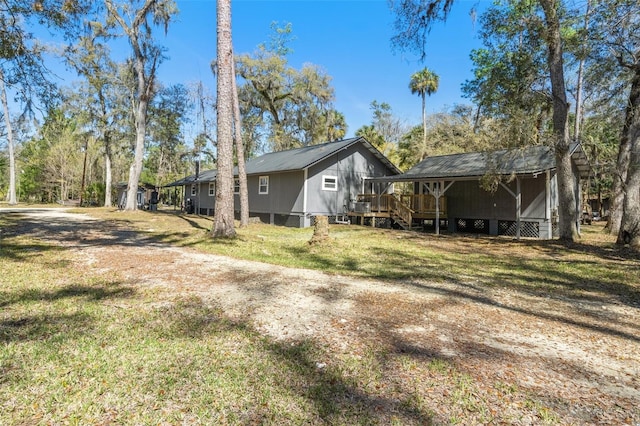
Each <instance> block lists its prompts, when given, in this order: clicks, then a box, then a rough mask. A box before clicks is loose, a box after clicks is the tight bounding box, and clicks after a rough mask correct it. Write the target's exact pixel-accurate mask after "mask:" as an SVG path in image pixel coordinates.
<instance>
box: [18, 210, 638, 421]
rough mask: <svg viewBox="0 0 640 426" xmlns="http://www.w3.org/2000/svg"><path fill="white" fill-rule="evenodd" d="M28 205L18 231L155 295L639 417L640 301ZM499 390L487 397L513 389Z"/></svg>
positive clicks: (590, 412)
mask: <svg viewBox="0 0 640 426" xmlns="http://www.w3.org/2000/svg"><path fill="white" fill-rule="evenodd" d="M22 213H23V214H26V215H27V216H26V220H23V221H22V225H21V232H24V233H29V234H32V235H34V236H36V237H38V238H42V239H44V240H48V241H51V242H54V243H56V244H62V245H65V246H67V247H69V248H70V249H71V250H73V251H74V252H75V253H76V255H75V258H76V267H79V268H89V269H90V270H91V271H92V273H95V274H104V275H107V276H114V275H116V276H118V277H120V278H121V279H122V280H125V281H126V282H128V283H131V284H134V285H136V286H138V287H140V288H149V289H153V290H157V291H159V294H160V296H159V297H160V299H159V300H158V303H171V302H172V300H175V298H176V297H177V296H198V297H200V298H202V299H203V300H206V301H210V302H211V303H212V304H216V305H218V306H220V307H222V308H223V309H224V311H225V313H226V314H227V315H228V316H230V317H232V318H236V319H238V320H242V321H246V322H248V323H250V324H253V325H254V326H255V327H256V329H257V330H259V331H261V332H264V333H266V334H268V335H270V336H272V337H274V338H275V339H279V340H287V339H292V340H298V339H303V338H309V339H313V340H314V341H317V342H320V343H322V344H325V345H327V346H329V347H330V348H332V349H333V350H335V351H337V352H341V351H342V352H357V351H359V350H365V348H366V347H385V348H387V349H388V350H389V351H390V352H391V353H406V354H413V355H415V356H416V357H429V358H437V359H442V360H447V361H449V362H451V363H453V364H455V365H456V366H457V368H459V369H460V370H461V371H465V372H467V373H468V374H469V375H471V376H472V377H473V378H474V379H475V380H476V382H478V383H488V384H492V385H494V388H495V384H496V383H508V384H515V385H516V386H517V387H518V388H519V389H525V390H526V391H527V392H530V393H533V394H535V395H537V397H538V398H542V399H544V400H546V401H547V402H548V403H549V404H550V405H553V406H554V407H555V408H556V410H557V411H558V412H561V413H563V423H564V422H565V421H566V423H567V424H632V425H639V424H640V410H639V408H638V407H640V307H638V306H631V305H624V304H620V303H619V302H617V301H615V300H614V299H613V298H612V299H611V301H605V302H603V301H602V300H598V301H590V300H589V299H586V298H585V299H580V300H577V299H570V298H558V297H540V296H538V295H528V294H526V293H522V292H515V291H514V290H510V289H502V288H492V289H487V288H485V287H483V286H477V285H475V284H474V283H473V282H466V283H464V282H461V283H448V284H434V283H429V282H423V281H413V282H380V281H373V280H362V279H354V278H349V277H343V276H335V275H328V274H325V273H322V272H318V271H310V270H300V269H287V268H283V267H279V266H272V265H267V264H262V263H256V262H250V261H243V260H237V259H231V258H227V257H223V256H217V255H212V254H203V253H201V252H197V251H195V250H191V249H186V248H177V247H172V246H167V245H163V244H157V243H154V242H152V241H150V240H147V239H145V238H144V237H141V236H140V235H138V234H136V233H135V232H133V231H131V230H128V229H123V228H118V227H115V226H113V225H109V224H107V223H103V222H97V221H94V220H93V219H91V218H89V217H88V216H82V215H71V214H68V213H65V212H63V211H55V212H51V211H49V212H43V211H28V212H27V211H23V212H22ZM436 392H437V389H436ZM443 392H444V390H443ZM494 393H495V392H494V391H491V390H487V391H486V393H482V394H481V395H480V396H478V397H479V398H483V399H484V400H488V401H490V400H491V399H492V398H494V399H496V401H500V400H504V399H505V398H506V399H508V398H509V397H510V396H509V392H507V391H505V392H503V393H502V394H495V395H494ZM434 398H435V397H434ZM509 406H510V407H517V404H515V403H514V404H510V405H509ZM529 420H530V421H527V419H524V420H523V421H522V423H521V424H537V421H536V420H535V419H529ZM538 420H539V419H538Z"/></svg>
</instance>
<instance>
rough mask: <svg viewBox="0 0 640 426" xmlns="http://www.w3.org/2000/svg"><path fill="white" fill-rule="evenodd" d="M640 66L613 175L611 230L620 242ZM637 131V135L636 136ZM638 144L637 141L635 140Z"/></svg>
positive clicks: (639, 103) (635, 125) (635, 126)
mask: <svg viewBox="0 0 640 426" xmlns="http://www.w3.org/2000/svg"><path fill="white" fill-rule="evenodd" d="M639 109H640V68H638V67H636V69H635V72H634V75H633V79H632V81H631V90H630V92H629V102H628V103H627V109H626V112H625V119H624V126H623V127H622V133H621V135H620V146H619V147H618V159H617V161H616V170H615V172H614V176H613V194H612V197H611V206H610V210H609V223H608V225H607V226H608V228H609V232H610V233H611V234H612V235H617V236H618V243H619V244H624V241H623V239H621V238H620V236H621V231H622V220H623V219H622V218H623V215H624V205H625V198H626V192H627V191H628V190H627V188H626V182H627V180H628V179H629V176H628V173H629V168H630V167H631V165H632V164H633V163H632V162H631V151H632V149H633V148H632V146H633V144H634V137H635V138H638V135H637V132H638V120H640V118H639V117H638V116H639V115H640V112H639V111H638V110H639ZM634 133H635V136H634ZM635 144H637V142H635Z"/></svg>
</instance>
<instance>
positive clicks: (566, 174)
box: [392, 0, 578, 241]
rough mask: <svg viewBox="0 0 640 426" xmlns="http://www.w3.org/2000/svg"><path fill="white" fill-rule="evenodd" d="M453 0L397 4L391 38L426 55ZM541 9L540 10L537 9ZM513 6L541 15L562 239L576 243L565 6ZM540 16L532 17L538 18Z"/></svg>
mask: <svg viewBox="0 0 640 426" xmlns="http://www.w3.org/2000/svg"><path fill="white" fill-rule="evenodd" d="M453 3H454V0H407V1H403V2H401V3H398V4H397V5H396V6H395V8H394V11H395V13H396V21H395V27H396V31H397V34H396V36H394V38H393V39H392V41H393V43H394V45H395V46H396V47H397V48H400V49H410V50H415V51H418V52H419V53H420V54H421V56H422V58H424V57H425V55H426V49H425V47H426V37H427V35H428V33H429V30H430V29H431V27H432V25H433V24H434V23H435V22H438V21H442V20H446V18H447V16H448V14H449V12H450V10H451V7H452V5H453ZM536 6H539V7H540V9H537V8H536ZM510 7H513V8H518V7H521V8H522V7H524V8H532V12H537V11H539V12H540V14H541V15H542V20H541V23H542V26H541V29H542V32H541V34H542V40H544V42H545V44H546V49H547V55H546V65H547V68H548V78H549V81H550V84H551V95H552V105H553V114H552V123H553V130H552V144H553V146H554V148H555V157H556V171H557V181H558V199H559V209H558V213H559V214H558V216H559V223H558V233H559V237H560V239H561V240H564V241H573V240H574V239H576V238H577V235H578V234H577V219H578V210H577V203H576V196H575V193H576V191H575V180H574V175H573V170H572V166H571V153H570V150H569V149H570V142H571V141H570V138H569V103H568V102H567V93H566V87H565V76H564V62H563V53H564V50H563V40H562V32H561V19H562V13H563V12H564V10H563V5H562V3H561V1H560V0H538V1H537V5H536V3H531V2H526V1H516V2H513V3H510ZM537 16H538V14H537V13H531V14H529V17H531V18H532V19H536V17H537Z"/></svg>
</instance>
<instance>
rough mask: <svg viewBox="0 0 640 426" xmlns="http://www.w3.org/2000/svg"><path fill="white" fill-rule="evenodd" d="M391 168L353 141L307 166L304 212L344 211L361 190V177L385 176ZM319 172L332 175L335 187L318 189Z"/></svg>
mask: <svg viewBox="0 0 640 426" xmlns="http://www.w3.org/2000/svg"><path fill="white" fill-rule="evenodd" d="M390 174H392V171H391V170H389V169H388V167H387V166H386V165H385V164H383V163H382V162H381V161H380V160H379V159H378V158H377V157H376V156H374V155H373V154H372V153H371V151H369V150H368V149H367V148H365V147H364V146H363V145H362V144H355V145H352V146H350V147H349V148H347V149H346V150H343V151H340V152H338V153H337V154H335V155H334V156H332V157H330V158H327V159H325V160H324V161H322V162H320V163H318V164H316V165H314V166H313V167H310V168H309V172H308V180H307V191H308V192H307V193H308V196H307V212H308V213H310V214H311V215H329V216H333V215H337V214H342V213H346V211H347V210H348V209H349V206H350V204H351V203H352V202H353V201H355V199H356V196H357V195H358V194H359V193H361V192H362V179H363V178H365V177H373V176H388V175H390ZM323 176H335V177H336V178H337V184H338V185H337V189H336V190H326V189H322V182H323Z"/></svg>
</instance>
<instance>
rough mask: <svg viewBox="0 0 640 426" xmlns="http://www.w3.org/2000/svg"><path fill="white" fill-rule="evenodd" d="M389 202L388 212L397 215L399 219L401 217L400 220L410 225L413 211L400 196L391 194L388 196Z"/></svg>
mask: <svg viewBox="0 0 640 426" xmlns="http://www.w3.org/2000/svg"><path fill="white" fill-rule="evenodd" d="M389 200H390V201H389V204H390V206H389V207H391V209H390V213H391V214H394V215H397V216H398V217H399V218H400V219H402V221H404V223H405V225H406V226H409V227H411V224H412V223H413V213H414V211H413V210H411V208H410V207H409V206H407V205H406V204H405V203H404V202H403V201H402V199H401V198H399V197H397V196H395V195H393V194H391V195H390V196H389Z"/></svg>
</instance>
